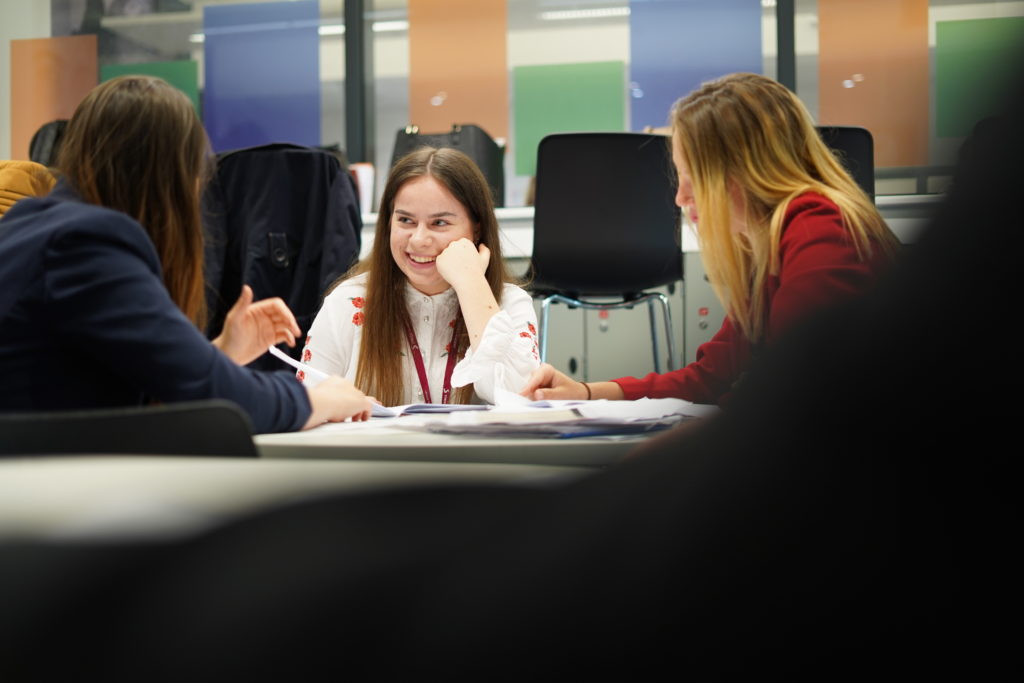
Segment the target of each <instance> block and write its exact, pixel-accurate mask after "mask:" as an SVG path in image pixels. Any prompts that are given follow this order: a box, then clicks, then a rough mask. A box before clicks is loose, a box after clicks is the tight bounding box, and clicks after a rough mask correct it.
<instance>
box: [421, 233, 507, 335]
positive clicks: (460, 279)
mask: <svg viewBox="0 0 1024 683" xmlns="http://www.w3.org/2000/svg"><path fill="white" fill-rule="evenodd" d="M490 262H491V250H490V249H488V248H487V247H486V246H484V245H483V244H481V245H480V246H479V247H478V246H476V245H475V244H473V243H472V242H470V241H469V240H468V239H466V238H465V237H463V238H462V239H458V240H455V241H454V242H451V243H450V244H449V245H448V246H447V247H445V250H444V251H442V252H441V253H440V254H438V256H437V261H436V264H435V265H436V267H437V272H438V273H440V274H441V277H443V278H444V279H445V280H446V281H447V282H448V284H450V285H451V286H452V289H454V290H455V293H456V294H457V295H458V297H459V308H460V309H461V310H462V319H463V320H464V321H465V322H466V332H468V333H469V346H470V348H471V349H473V350H474V351H475V350H476V348H477V347H478V346H479V345H480V339H481V337H482V336H483V333H484V329H486V327H487V323H488V321H490V319H491V318H492V317H493V316H494V314H495V313H497V312H498V311H499V310H500V307H499V306H498V301H497V300H496V299H495V298H494V294H493V293H492V292H491V288H490V286H489V285H488V284H487V278H486V277H484V274H485V273H486V272H487V264H488V263H490Z"/></svg>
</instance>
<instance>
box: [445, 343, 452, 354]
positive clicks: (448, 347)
mask: <svg viewBox="0 0 1024 683" xmlns="http://www.w3.org/2000/svg"><path fill="white" fill-rule="evenodd" d="M444 352H445V353H446V354H448V353H451V352H452V343H451V342H448V343H447V344H445V345H444Z"/></svg>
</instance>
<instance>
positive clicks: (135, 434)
mask: <svg viewBox="0 0 1024 683" xmlns="http://www.w3.org/2000/svg"><path fill="white" fill-rule="evenodd" d="M90 453H92V454H100V453H102V454H107V455H117V454H125V455H127V454H132V455H209V456H222V457H250V458H251V457H256V456H257V455H258V453H257V451H256V446H255V444H254V443H253V440H252V425H251V423H250V422H249V417H248V416H247V415H246V414H245V413H243V412H242V411H241V409H240V408H238V406H236V405H235V404H234V403H230V402H229V401H222V400H209V401H193V402H186V403H172V404H167V405H160V406H146V407H131V408H104V409H98V410H77V411H62V412H52V413H0V457H2V456H21V455H82V454H90Z"/></svg>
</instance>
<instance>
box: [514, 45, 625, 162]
mask: <svg viewBox="0 0 1024 683" xmlns="http://www.w3.org/2000/svg"><path fill="white" fill-rule="evenodd" d="M512 79H513V97H514V101H515V105H514V117H515V126H514V131H515V137H514V144H515V155H516V175H534V173H535V171H536V166H537V145H538V144H539V143H540V140H541V138H543V137H544V136H545V135H547V134H549V133H569V132H576V131H624V130H626V95H625V89H626V65H625V63H624V62H587V63H583V64H545V65H541V66H520V67H516V68H514V69H513V70H512Z"/></svg>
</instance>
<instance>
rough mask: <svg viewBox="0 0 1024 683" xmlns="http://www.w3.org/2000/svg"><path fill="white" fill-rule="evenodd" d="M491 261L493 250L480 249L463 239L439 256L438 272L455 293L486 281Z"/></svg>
mask: <svg viewBox="0 0 1024 683" xmlns="http://www.w3.org/2000/svg"><path fill="white" fill-rule="evenodd" d="M490 261H491V250H490V249H488V248H487V247H486V246H484V245H483V244H481V245H480V246H479V247H478V246H476V245H475V244H473V243H472V242H470V241H469V240H468V239H466V238H465V237H463V238H462V239H457V240H455V241H454V242H451V243H450V244H449V245H448V246H447V247H445V249H444V251H442V252H441V253H440V254H438V256H437V262H436V267H437V272H438V273H440V275H441V277H443V278H444V279H445V281H446V282H447V283H448V284H450V285H451V286H452V287H453V288H454V289H455V291H459V288H460V287H464V286H467V285H468V286H477V285H479V283H480V282H482V281H484V273H486V272H487V264H488V263H490Z"/></svg>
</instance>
